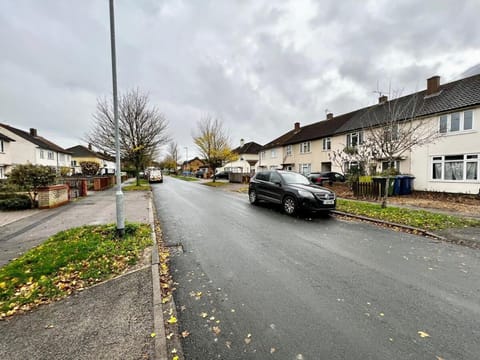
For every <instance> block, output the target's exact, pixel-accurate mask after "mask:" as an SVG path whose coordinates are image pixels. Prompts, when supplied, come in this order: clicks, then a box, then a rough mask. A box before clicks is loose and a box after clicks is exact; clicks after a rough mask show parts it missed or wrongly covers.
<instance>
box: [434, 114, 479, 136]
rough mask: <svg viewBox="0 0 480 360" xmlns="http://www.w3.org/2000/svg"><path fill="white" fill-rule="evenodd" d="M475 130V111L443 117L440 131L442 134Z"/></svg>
mask: <svg viewBox="0 0 480 360" xmlns="http://www.w3.org/2000/svg"><path fill="white" fill-rule="evenodd" d="M472 129H473V111H472V110H467V111H463V112H455V113H452V114H446V115H441V116H440V120H439V128H438V131H439V132H440V133H441V134H447V133H455V132H460V131H468V130H472Z"/></svg>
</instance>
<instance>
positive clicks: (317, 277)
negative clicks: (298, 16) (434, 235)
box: [153, 177, 480, 360]
mask: <svg viewBox="0 0 480 360" xmlns="http://www.w3.org/2000/svg"><path fill="white" fill-rule="evenodd" d="M153 193H154V201H155V204H156V207H157V211H158V217H159V219H160V222H161V226H162V230H163V233H164V238H165V241H166V243H167V244H170V245H172V244H181V245H182V246H183V249H184V252H181V251H177V252H175V254H174V255H173V256H172V271H173V275H174V280H175V281H176V282H177V283H178V285H177V291H176V293H175V301H176V306H177V310H178V315H179V323H180V329H181V331H184V330H185V331H188V332H189V333H190V335H188V336H187V337H186V338H185V339H184V341H183V350H184V353H185V358H186V359H199V360H200V359H201V360H207V359H270V358H272V359H402V360H404V359H435V360H436V359H445V360H449V359H472V360H473V359H478V358H479V354H480V343H479V342H478V339H479V338H480V280H479V279H480V278H479V274H480V252H479V251H478V250H472V249H470V248H464V247H461V246H456V245H452V244H446V243H440V242H435V241H432V240H430V239H427V238H423V237H418V236H413V235H409V234H405V233H399V232H394V231H391V230H387V229H382V228H379V227H376V226H373V225H370V224H365V223H357V222H347V221H342V220H338V219H336V218H333V217H332V218H314V219H308V218H304V217H303V218H302V217H300V218H292V217H288V216H286V215H284V214H282V213H281V212H280V211H279V210H278V209H276V208H272V207H268V206H258V207H256V206H252V205H250V204H249V203H248V199H247V196H246V195H245V194H237V193H229V192H225V191H222V190H219V189H213V188H209V187H207V186H203V185H200V184H198V183H191V182H184V181H181V180H176V179H173V178H170V177H166V178H165V181H164V183H163V184H158V185H154V186H153Z"/></svg>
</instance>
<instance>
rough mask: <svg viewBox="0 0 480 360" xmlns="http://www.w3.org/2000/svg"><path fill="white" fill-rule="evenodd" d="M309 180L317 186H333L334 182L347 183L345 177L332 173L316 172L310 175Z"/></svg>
mask: <svg viewBox="0 0 480 360" xmlns="http://www.w3.org/2000/svg"><path fill="white" fill-rule="evenodd" d="M308 179H309V180H310V181H311V182H312V183H314V184H317V185H320V186H322V185H324V184H327V183H328V184H329V185H332V184H333V183H334V182H345V176H344V175H342V174H340V173H338V172H332V171H324V172H315V173H311V174H310V175H308Z"/></svg>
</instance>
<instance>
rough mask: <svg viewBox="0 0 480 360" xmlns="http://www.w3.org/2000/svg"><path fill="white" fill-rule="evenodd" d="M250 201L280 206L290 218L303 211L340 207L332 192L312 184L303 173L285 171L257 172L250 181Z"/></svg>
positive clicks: (328, 209) (321, 210)
mask: <svg viewBox="0 0 480 360" xmlns="http://www.w3.org/2000/svg"><path fill="white" fill-rule="evenodd" d="M248 198H249V200H250V203H251V204H254V205H255V204H257V203H258V202H259V201H266V202H270V203H275V204H281V205H282V206H283V210H284V211H285V213H287V214H288V215H294V214H296V213H297V212H299V211H301V210H305V211H308V212H314V213H315V212H329V211H331V210H335V207H336V205H337V199H336V195H335V193H334V192H333V191H331V190H329V189H326V188H323V187H321V186H318V185H314V184H312V183H311V182H310V180H308V179H307V177H305V176H304V175H302V174H299V173H296V172H292V171H282V170H270V171H262V172H258V173H256V174H255V175H254V176H253V178H252V179H251V180H250V184H249V189H248Z"/></svg>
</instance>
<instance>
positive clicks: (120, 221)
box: [110, 0, 125, 237]
mask: <svg viewBox="0 0 480 360" xmlns="http://www.w3.org/2000/svg"><path fill="white" fill-rule="evenodd" d="M110 43H111V47H112V84H113V118H114V122H115V160H116V161H115V174H116V179H117V191H116V193H115V201H116V205H117V235H118V236H120V237H123V235H125V204H124V201H123V192H122V174H121V165H120V140H119V125H118V97H117V59H116V51H115V13H114V9H113V0H110Z"/></svg>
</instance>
